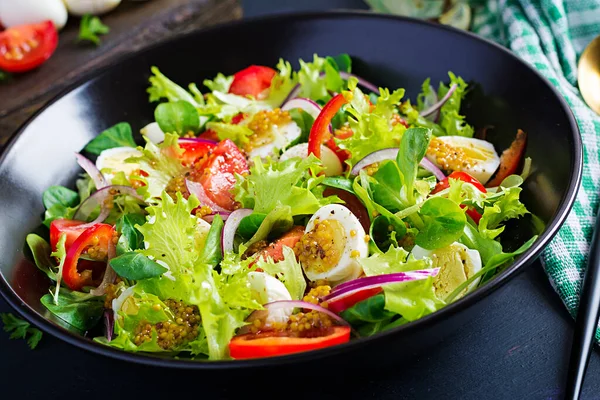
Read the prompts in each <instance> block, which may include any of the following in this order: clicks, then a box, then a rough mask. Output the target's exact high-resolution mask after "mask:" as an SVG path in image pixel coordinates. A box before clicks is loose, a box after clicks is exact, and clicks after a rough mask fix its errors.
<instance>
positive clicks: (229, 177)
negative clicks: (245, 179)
mask: <svg viewBox="0 0 600 400" xmlns="http://www.w3.org/2000/svg"><path fill="white" fill-rule="evenodd" d="M246 172H248V164H247V162H246V157H245V156H244V155H243V154H242V152H241V151H240V149H238V147H237V146H236V145H235V143H233V142H232V141H231V140H229V139H226V140H223V141H221V142H219V144H217V146H216V147H215V148H214V149H213V150H212V151H211V152H210V153H209V154H208V155H207V156H206V157H205V158H204V159H202V160H201V161H200V162H198V163H196V164H194V171H193V172H192V173H191V174H190V177H189V179H191V180H193V181H196V182H199V183H200V184H201V185H202V186H203V188H204V191H205V192H206V195H207V196H208V197H209V198H210V200H212V201H213V202H214V203H215V204H217V205H218V206H219V207H223V208H224V209H226V210H233V209H235V200H234V198H233V194H232V193H231V189H233V185H234V184H235V174H243V173H246Z"/></svg>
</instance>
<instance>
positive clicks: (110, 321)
mask: <svg viewBox="0 0 600 400" xmlns="http://www.w3.org/2000/svg"><path fill="white" fill-rule="evenodd" d="M114 332H115V317H114V313H113V311H112V310H104V336H105V337H106V339H107V340H108V341H109V342H110V341H111V340H112V339H113V336H114Z"/></svg>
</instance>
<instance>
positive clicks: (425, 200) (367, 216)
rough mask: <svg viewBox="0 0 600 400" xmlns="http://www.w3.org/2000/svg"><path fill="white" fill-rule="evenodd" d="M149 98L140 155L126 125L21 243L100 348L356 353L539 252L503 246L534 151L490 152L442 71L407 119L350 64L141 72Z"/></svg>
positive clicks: (54, 298) (61, 190)
mask: <svg viewBox="0 0 600 400" xmlns="http://www.w3.org/2000/svg"><path fill="white" fill-rule="evenodd" d="M149 84H150V87H149V88H148V93H149V95H150V101H151V102H152V103H157V106H156V109H155V113H154V116H155V122H153V123H151V124H149V125H147V126H146V127H144V128H143V129H142V130H141V136H142V137H143V143H136V141H135V140H134V135H133V133H132V129H131V126H130V125H129V124H128V123H127V122H122V123H119V124H117V125H115V126H113V127H110V128H108V129H106V130H105V131H104V132H101V133H100V134H99V135H98V136H97V137H95V138H94V139H93V140H92V141H90V142H89V143H88V144H87V145H86V146H85V147H84V148H83V149H82V151H81V152H80V153H77V154H75V157H74V161H76V162H77V163H79V165H80V166H81V167H82V169H83V173H82V174H81V176H80V178H79V179H78V180H77V182H76V188H73V189H71V188H67V187H63V186H52V187H50V188H48V189H47V190H46V191H45V192H44V194H43V203H44V206H45V208H46V211H45V214H44V221H43V225H44V226H45V227H47V228H48V229H45V231H40V232H41V234H40V235H38V234H37V233H31V234H29V235H28V236H27V239H26V241H27V244H28V246H29V248H30V249H31V253H32V256H33V260H34V261H35V263H36V265H37V267H38V268H39V269H40V270H41V271H43V272H44V273H45V274H46V275H47V276H48V278H49V279H50V280H51V281H52V282H53V284H52V285H51V290H50V292H49V293H47V294H45V295H44V296H43V297H42V298H41V302H42V304H43V305H44V306H45V307H46V308H47V309H48V312H49V313H51V314H53V315H54V316H56V317H57V318H58V319H60V320H61V321H63V322H64V323H66V324H69V325H71V326H72V327H74V328H76V329H78V330H79V331H81V333H82V334H86V335H89V336H92V337H93V338H94V340H95V341H97V342H99V343H102V344H104V345H106V346H111V347H114V348H118V349H121V350H124V351H129V352H148V353H157V352H159V353H166V354H171V355H173V356H175V355H184V354H185V355H187V356H189V357H193V358H197V359H210V360H220V359H230V358H232V359H247V358H257V357H269V356H279V355H286V354H292V353H297V352H303V351H310V350H315V349H319V348H324V347H329V346H334V345H336V344H340V343H345V342H347V341H349V340H360V338H361V337H365V336H370V335H374V334H377V333H378V332H381V331H384V330H388V329H391V328H393V327H397V326H400V325H402V324H406V323H410V322H411V321H414V320H417V319H419V318H421V317H423V316H425V315H428V314H431V313H434V312H435V311H436V310H438V309H440V308H442V307H444V306H445V305H447V304H449V303H451V302H453V301H456V300H457V299H459V298H461V297H464V296H465V295H467V294H468V293H470V292H472V291H473V290H476V289H477V287H479V286H481V285H484V284H485V283H486V282H487V281H489V280H490V279H492V278H493V277H494V276H495V275H496V274H498V273H499V272H500V271H501V270H502V269H503V268H505V267H506V266H507V265H509V264H510V263H511V262H512V261H513V259H514V257H516V256H518V255H519V254H521V253H522V252H524V251H525V250H527V249H528V248H529V247H530V246H531V244H532V243H533V242H534V241H535V240H536V237H535V236H533V237H531V238H529V240H528V241H526V242H525V243H523V244H522V246H521V247H519V248H517V249H510V250H509V249H505V248H503V246H502V244H501V240H500V239H501V238H502V236H503V234H504V230H505V225H506V223H507V222H509V221H510V220H512V219H517V218H521V217H523V216H524V215H526V214H528V211H527V208H526V206H525V205H524V204H523V203H522V202H521V201H520V199H519V196H520V192H521V185H522V184H523V181H524V179H526V178H527V175H528V173H529V169H530V164H531V163H530V160H529V159H527V158H525V157H524V153H525V147H526V133H525V132H522V131H519V132H517V134H516V137H515V139H514V141H513V143H512V144H511V146H510V147H509V148H507V149H496V148H494V145H493V144H492V143H490V142H488V141H486V140H485V136H484V135H485V131H478V132H475V129H474V128H473V127H472V126H471V125H469V124H468V123H467V122H466V121H465V118H464V116H463V115H461V113H460V109H461V102H462V100H463V98H464V96H465V94H466V93H467V92H468V90H469V87H468V85H467V83H465V81H464V80H463V79H462V78H460V77H458V76H456V75H454V74H453V73H451V72H450V73H449V80H448V82H442V83H439V85H438V86H437V88H434V86H433V85H432V84H431V82H430V80H429V79H427V80H426V81H425V82H424V83H423V86H422V91H421V93H420V94H419V95H418V96H417V97H416V100H415V101H414V102H411V101H410V100H408V99H406V98H405V97H404V94H405V93H404V89H396V90H389V89H387V88H377V87H376V86H374V85H372V84H371V83H369V82H368V81H366V80H364V79H362V78H361V77H358V76H355V75H353V74H352V73H351V59H350V57H349V56H348V55H345V54H342V55H339V56H336V57H325V58H323V57H319V56H317V55H315V56H314V58H313V59H312V61H303V60H300V68H299V70H297V71H295V70H293V69H292V67H291V64H290V63H289V62H286V61H284V60H280V62H279V63H278V64H277V66H276V68H271V67H267V66H258V65H252V66H250V67H248V68H246V69H243V70H241V71H239V72H237V73H235V74H234V75H232V76H225V75H223V74H218V75H217V76H216V77H215V78H214V79H212V80H205V81H204V82H203V88H202V91H201V90H200V89H199V88H198V86H197V85H195V84H190V85H189V86H188V87H187V88H184V87H182V86H180V85H178V84H176V83H175V82H173V81H171V80H170V79H169V78H167V77H166V76H165V75H163V74H162V73H161V72H160V71H159V69H157V68H156V67H153V68H152V76H151V77H150V79H149ZM140 144H141V145H140ZM498 150H502V151H501V153H500V155H499V153H498ZM100 327H103V328H104V329H103V333H104V334H100V331H101V329H99V328H100Z"/></svg>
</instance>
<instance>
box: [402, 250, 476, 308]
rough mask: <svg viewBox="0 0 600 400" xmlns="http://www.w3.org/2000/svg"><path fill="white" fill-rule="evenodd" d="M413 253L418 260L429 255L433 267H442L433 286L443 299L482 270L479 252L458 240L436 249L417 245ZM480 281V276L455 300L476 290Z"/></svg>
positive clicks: (438, 295)
mask: <svg viewBox="0 0 600 400" xmlns="http://www.w3.org/2000/svg"><path fill="white" fill-rule="evenodd" d="M412 255H413V257H414V258H415V259H417V260H421V259H423V258H425V257H428V258H430V259H431V261H432V268H440V272H439V273H438V274H437V275H436V277H435V278H434V280H433V286H434V288H435V294H436V295H437V297H438V298H440V299H442V300H444V299H445V298H446V297H447V296H448V295H449V294H450V293H452V292H453V291H454V289H456V288H457V287H458V286H459V285H461V284H463V283H464V282H466V280H467V279H469V278H470V277H472V276H473V275H474V274H476V273H477V272H479V271H480V270H481V256H480V255H479V252H478V251H477V250H472V249H469V248H468V247H467V246H465V245H464V244H461V243H458V242H454V243H452V244H451V245H449V246H447V247H443V248H441V249H436V250H426V249H424V248H422V247H420V246H415V247H414V248H413V250H412ZM479 281H480V279H479V278H477V279H475V280H474V281H473V282H472V283H471V284H470V285H469V286H467V287H466V288H465V290H463V291H462V292H461V293H460V294H459V295H458V296H456V298H455V300H456V299H459V298H461V297H463V296H465V295H466V294H467V293H469V292H471V291H473V290H475V288H476V287H477V285H478V284H479Z"/></svg>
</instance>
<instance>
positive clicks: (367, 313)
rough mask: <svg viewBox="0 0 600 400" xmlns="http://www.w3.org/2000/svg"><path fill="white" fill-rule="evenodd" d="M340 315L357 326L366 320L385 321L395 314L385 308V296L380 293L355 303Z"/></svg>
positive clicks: (366, 321)
mask: <svg viewBox="0 0 600 400" xmlns="http://www.w3.org/2000/svg"><path fill="white" fill-rule="evenodd" d="M340 315H341V317H342V318H343V319H345V320H346V321H347V322H348V323H349V324H350V325H352V326H357V325H361V324H364V323H368V322H380V321H386V320H388V319H390V318H392V317H393V316H394V315H396V314H395V313H393V312H391V311H387V310H386V309H385V296H384V295H383V293H381V294H377V295H375V296H372V297H369V298H368V299H366V300H363V301H360V302H358V303H356V304H355V305H353V306H352V307H350V308H348V309H347V310H344V311H342V313H341V314H340Z"/></svg>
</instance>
